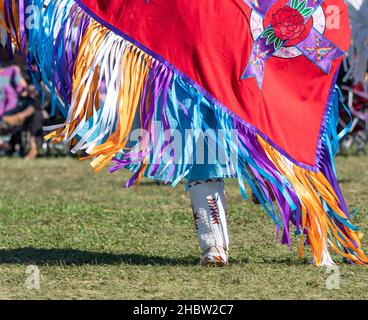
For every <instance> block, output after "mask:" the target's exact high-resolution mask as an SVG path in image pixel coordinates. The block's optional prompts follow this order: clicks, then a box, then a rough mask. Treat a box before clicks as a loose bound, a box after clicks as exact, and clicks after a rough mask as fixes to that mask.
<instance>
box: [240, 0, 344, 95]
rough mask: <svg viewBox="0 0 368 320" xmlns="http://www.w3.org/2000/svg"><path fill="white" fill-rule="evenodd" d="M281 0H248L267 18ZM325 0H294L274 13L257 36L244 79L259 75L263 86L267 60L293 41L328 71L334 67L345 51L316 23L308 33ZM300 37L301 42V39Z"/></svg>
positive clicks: (259, 82) (258, 81) (258, 80)
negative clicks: (316, 25)
mask: <svg viewBox="0 0 368 320" xmlns="http://www.w3.org/2000/svg"><path fill="white" fill-rule="evenodd" d="M277 1H278V0H244V2H245V3H246V4H247V5H248V6H249V7H251V8H252V10H254V11H256V12H257V13H258V14H259V15H260V16H262V17H263V19H264V18H265V17H266V15H267V13H268V11H269V10H270V9H271V7H272V6H273V5H274V4H276V2H277ZM323 2H324V0H290V1H288V3H287V4H286V5H285V6H284V7H281V8H280V9H279V10H278V11H277V12H276V13H275V14H273V16H272V22H271V23H270V24H269V25H268V26H267V27H266V28H265V29H264V31H263V32H262V34H261V35H260V36H259V37H258V38H257V39H255V41H254V44H253V48H252V52H251V54H250V58H249V62H248V64H247V66H246V68H245V71H244V73H243V75H242V77H241V79H247V78H253V77H255V78H256V80H257V83H258V86H259V88H260V89H261V88H262V83H263V79H264V72H265V67H266V62H267V60H268V59H269V58H270V57H271V56H272V55H273V54H274V53H275V52H276V51H277V50H279V49H280V48H281V47H284V46H286V45H288V44H290V42H293V44H294V46H295V47H296V48H298V49H299V50H300V52H301V53H302V54H304V55H305V56H306V57H307V58H308V59H309V60H311V61H312V62H313V63H314V64H315V65H316V66H318V67H319V68H320V69H322V70H323V71H324V72H325V73H327V74H328V73H329V72H330V70H331V65H332V61H333V60H334V59H336V58H338V57H341V56H342V55H344V51H342V50H341V49H339V48H338V47H337V46H335V45H334V44H333V43H332V42H331V41H329V40H328V39H327V38H326V37H325V36H324V35H323V34H321V33H320V32H319V31H318V30H316V29H315V28H314V27H312V28H311V29H310V30H309V32H308V33H307V34H306V33H305V32H306V25H307V23H308V21H309V20H310V19H312V15H313V13H314V11H315V10H316V9H317V8H319V7H320V6H321V4H322V3H323ZM298 41H299V42H298Z"/></svg>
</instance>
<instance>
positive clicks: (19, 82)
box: [0, 66, 27, 118]
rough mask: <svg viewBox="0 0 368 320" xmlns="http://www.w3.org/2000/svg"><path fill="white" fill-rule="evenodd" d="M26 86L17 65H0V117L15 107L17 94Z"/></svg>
mask: <svg viewBox="0 0 368 320" xmlns="http://www.w3.org/2000/svg"><path fill="white" fill-rule="evenodd" d="M26 86H27V83H26V81H25V80H24V78H23V76H22V73H21V70H20V68H19V67H18V66H9V67H7V68H1V67H0V118H1V117H2V116H3V115H4V114H5V113H6V112H9V111H12V110H13V109H14V108H15V107H16V104H17V96H18V94H19V93H20V92H21V91H22V90H24V88H25V87H26Z"/></svg>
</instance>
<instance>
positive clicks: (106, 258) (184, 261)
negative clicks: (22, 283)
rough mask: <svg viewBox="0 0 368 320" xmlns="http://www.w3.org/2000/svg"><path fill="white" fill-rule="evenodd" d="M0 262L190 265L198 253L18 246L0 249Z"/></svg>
mask: <svg viewBox="0 0 368 320" xmlns="http://www.w3.org/2000/svg"><path fill="white" fill-rule="evenodd" d="M0 264H27V265H29V264H35V265H119V264H129V265H140V266H147V265H161V266H191V265H197V264H198V257H194V256H188V257H183V258H168V257H161V256H147V255H142V254H114V253H101V252H90V251H82V250H77V249H41V248H19V249H1V250H0Z"/></svg>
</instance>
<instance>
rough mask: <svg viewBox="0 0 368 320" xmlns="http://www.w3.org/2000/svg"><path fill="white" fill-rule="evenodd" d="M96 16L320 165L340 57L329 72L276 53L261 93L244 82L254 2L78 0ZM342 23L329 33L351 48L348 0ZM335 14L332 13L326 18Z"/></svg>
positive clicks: (338, 0) (331, 1) (336, 0)
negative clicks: (321, 141) (328, 105)
mask: <svg viewBox="0 0 368 320" xmlns="http://www.w3.org/2000/svg"><path fill="white" fill-rule="evenodd" d="M80 1H81V2H82V3H84V5H85V6H87V7H88V8H89V9H90V10H91V11H92V12H94V13H95V14H96V15H97V16H98V17H100V18H101V19H103V20H104V21H106V22H107V23H109V24H111V25H113V26H114V27H116V28H117V29H119V30H121V31H122V32H124V33H125V34H127V35H129V36H130V37H132V38H133V39H135V40H136V41H138V42H140V43H141V44H143V45H144V46H145V47H147V48H149V49H150V50H152V51H153V52H155V53H157V54H159V55H160V56H162V57H163V58H165V59H166V60H167V61H169V62H170V63H171V64H172V65H174V66H175V67H176V68H177V69H179V70H181V71H182V72H183V73H184V74H186V75H187V76H189V77H190V78H191V79H193V80H194V81H195V82H196V83H198V84H199V85H200V86H201V87H203V88H204V89H206V90H207V91H208V92H209V93H210V94H212V95H213V96H214V97H215V98H217V99H218V100H219V101H220V102H222V103H223V104H224V105H226V106H227V107H228V108H229V109H230V110H232V111H233V112H234V113H235V114H237V115H238V116H240V117H241V118H242V119H244V120H245V121H247V122H248V123H250V124H252V125H253V126H255V127H256V128H258V129H259V130H260V131H261V132H262V133H264V134H265V135H266V136H267V137H269V138H270V139H271V140H272V141H273V142H274V143H275V144H276V145H278V146H279V147H280V148H282V149H283V150H285V151H286V152H287V153H288V154H289V155H290V156H291V157H292V158H294V159H295V160H297V161H299V162H303V163H305V164H308V165H312V166H314V165H315V155H316V150H317V143H318V137H319V132H320V128H321V124H322V119H323V114H324V110H325V106H326V102H327V98H328V94H329V90H330V87H331V84H332V80H333V77H334V74H335V73H336V72H337V70H338V67H339V64H340V63H341V59H342V58H341V59H339V60H335V61H334V63H333V66H332V70H331V72H330V74H329V75H326V74H325V73H324V72H323V71H321V70H320V69H319V68H318V67H317V66H315V65H314V64H313V63H312V62H311V61H309V60H307V58H306V57H305V56H300V57H298V58H294V59H282V58H277V57H272V58H270V59H269V60H268V61H267V63H266V71H265V78H264V82H263V87H262V90H261V91H260V90H259V88H258V85H257V83H256V80H255V78H251V79H246V80H240V78H241V75H242V74H243V72H244V69H245V67H246V65H247V62H248V59H249V56H250V52H251V50H252V45H253V39H252V37H251V34H250V27H249V17H250V12H251V10H250V8H249V7H248V6H247V5H246V4H245V3H244V1H243V0H226V1H225V0H211V1H208V0H149V3H148V4H147V3H146V1H145V0H80ZM329 5H334V6H338V7H339V9H340V15H341V17H340V18H341V28H339V29H333V30H330V29H327V30H326V32H325V36H326V37H327V38H328V39H329V40H330V41H332V42H333V43H334V44H335V45H337V46H338V47H339V48H340V49H342V50H345V51H346V50H347V49H348V46H349V39H350V29H349V21H348V13H347V9H346V7H345V5H344V1H343V0H326V1H325V2H324V4H323V5H322V6H323V8H324V10H325V11H326V7H327V6H329ZM328 18H329V15H328V14H327V19H328Z"/></svg>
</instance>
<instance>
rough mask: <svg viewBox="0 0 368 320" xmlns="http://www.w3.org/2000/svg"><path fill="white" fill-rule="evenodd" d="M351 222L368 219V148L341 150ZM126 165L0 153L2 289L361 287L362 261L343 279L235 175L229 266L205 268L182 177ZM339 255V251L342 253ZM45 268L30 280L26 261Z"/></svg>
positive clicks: (245, 291)
mask: <svg viewBox="0 0 368 320" xmlns="http://www.w3.org/2000/svg"><path fill="white" fill-rule="evenodd" d="M337 164H338V171H339V178H340V180H341V185H342V188H343V191H344V193H345V194H346V197H347V202H348V204H349V207H350V208H351V209H354V208H357V209H358V210H359V212H358V213H357V214H356V215H355V218H354V222H356V223H357V224H358V225H359V227H360V228H361V230H362V231H363V232H364V233H367V230H368V210H367V207H368V188H367V183H368V158H364V157H361V158H354V157H351V158H338V159H337ZM126 178H127V175H126V174H125V173H121V172H120V173H115V174H108V173H107V172H103V173H100V174H94V173H93V172H92V170H91V169H90V167H89V165H88V164H87V163H85V162H83V163H82V162H78V161H76V160H73V159H49V160H48V159H41V160H37V161H35V162H25V161H22V160H20V159H16V160H14V159H0V182H1V184H0V241H1V242H0V299H13V298H15V299H214V298H216V299H335V298H337V299H340V298H345V299H365V298H368V290H367V283H368V272H367V268H365V267H358V266H352V265H344V264H342V263H340V264H339V267H340V276H341V280H340V289H339V290H328V289H327V288H326V284H325V282H326V279H327V278H328V277H329V274H327V273H326V269H325V268H317V267H314V266H311V265H309V264H308V260H309V259H310V258H311V256H310V252H309V251H308V250H307V251H306V257H305V260H299V259H298V258H297V251H296V248H295V247H293V248H292V250H289V249H288V248H287V247H286V246H282V245H279V244H276V243H275V227H274V225H273V223H272V222H271V220H270V219H269V217H268V216H267V215H266V213H265V212H264V211H263V210H262V209H261V208H260V207H259V206H254V205H252V204H251V203H250V202H249V201H243V200H242V199H241V196H240V194H239V191H238V186H237V183H236V181H228V183H227V195H228V202H229V220H230V232H231V262H232V263H231V266H230V267H228V268H222V269H221V268H201V267H199V266H197V262H198V259H199V255H200V251H199V248H198V246H197V242H196V236H195V232H194V228H193V224H192V216H191V210H190V205H189V199H188V195H187V194H186V193H185V191H184V185H180V186H178V187H177V188H176V189H173V188H171V187H168V186H157V185H155V184H153V183H152V182H150V181H146V180H145V181H144V182H143V183H142V184H141V185H140V187H138V188H132V189H130V190H125V189H122V188H120V186H121V184H122V182H123V181H124V180H125V179H126ZM337 261H341V259H337ZM31 264H33V265H37V266H38V267H39V269H40V271H41V288H40V290H29V289H26V287H25V280H26V278H27V274H26V267H27V266H28V265H31Z"/></svg>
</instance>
